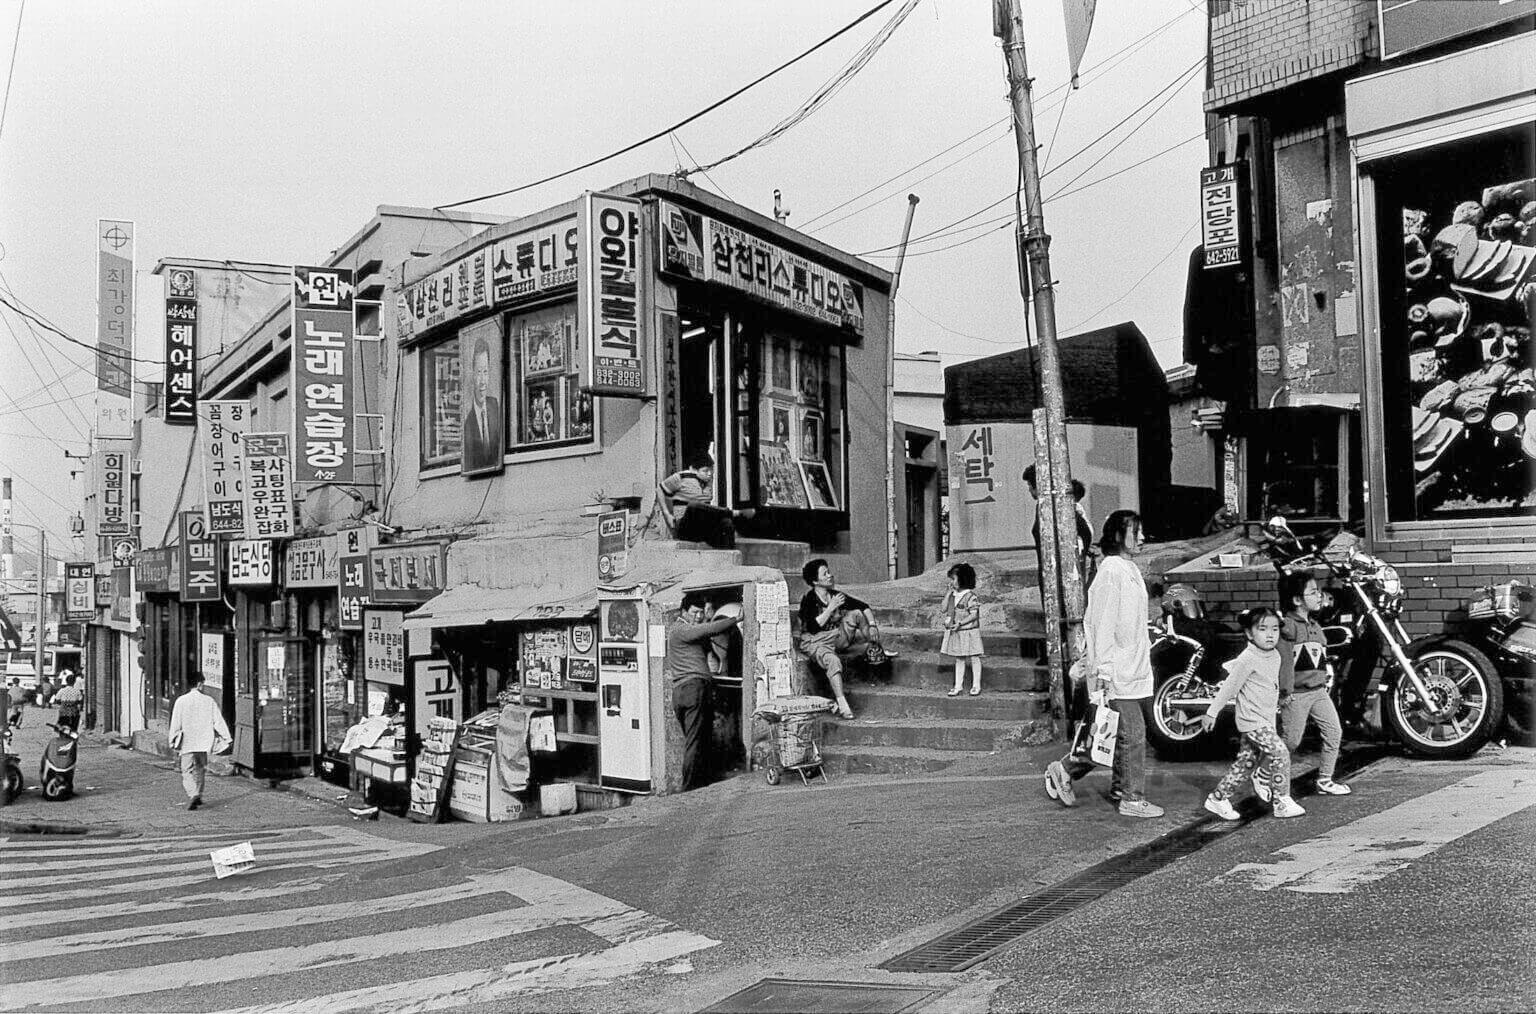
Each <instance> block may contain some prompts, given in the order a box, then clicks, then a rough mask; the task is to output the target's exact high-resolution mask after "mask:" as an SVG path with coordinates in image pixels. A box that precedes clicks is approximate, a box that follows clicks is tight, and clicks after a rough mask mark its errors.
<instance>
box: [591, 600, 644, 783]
mask: <svg viewBox="0 0 1536 1014" xmlns="http://www.w3.org/2000/svg"><path fill="white" fill-rule="evenodd" d="M597 608H598V642H597V731H598V743H599V753H600V755H601V759H600V761H599V764H598V781H599V783H600V784H602V785H603V786H605V787H607V788H615V789H629V790H631V791H635V792H649V791H651V688H650V658H649V653H648V651H647V647H646V612H647V609H646V603H645V600H644V599H640V598H634V597H618V596H616V597H613V598H600V599H599V600H598V606H597Z"/></svg>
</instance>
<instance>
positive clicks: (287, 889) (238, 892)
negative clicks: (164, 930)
mask: <svg viewBox="0 0 1536 1014" xmlns="http://www.w3.org/2000/svg"><path fill="white" fill-rule="evenodd" d="M332 865H336V864H332ZM346 875H347V874H346V871H341V872H338V873H325V874H322V875H320V876H318V877H299V878H297V879H294V880H289V881H285V882H284V883H282V884H279V885H277V886H275V887H241V888H235V889H233V890H229V891H215V892H212V893H209V894H188V895H183V896H182V897H180V898H174V899H171V900H167V901H118V902H113V903H111V904H107V905H88V906H86V907H84V908H59V907H58V906H55V905H50V906H47V907H44V908H39V909H34V910H33V911H30V912H11V913H8V914H7V915H6V916H5V917H4V919H3V920H0V929H5V930H15V929H28V928H31V927H33V926H60V925H63V924H64V923H71V922H96V921H97V920H100V919H118V918H121V917H123V916H129V915H140V914H144V915H148V914H152V913H155V912H174V911H178V910H180V909H196V908H206V907H207V906H209V905H218V906H220V907H227V906H229V905H238V904H239V903H241V902H244V901H261V900H263V899H265V898H281V897H283V896H285V895H290V894H309V893H311V892H314V891H318V890H320V889H321V888H322V887H324V886H325V885H326V884H328V883H333V882H335V881H337V880H339V879H341V878H342V877H344V876H346ZM189 879H190V878H189ZM197 879H205V878H197ZM96 893H97V892H94V891H93V892H92V896H94V895H95V894H96ZM8 953H9V945H7V944H0V954H8Z"/></svg>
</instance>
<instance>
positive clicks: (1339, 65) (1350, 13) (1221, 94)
mask: <svg viewBox="0 0 1536 1014" xmlns="http://www.w3.org/2000/svg"><path fill="white" fill-rule="evenodd" d="M1210 10H1211V27H1210V31H1211V36H1210V71H1211V87H1210V88H1209V89H1208V90H1207V91H1206V93H1205V108H1206V111H1207V112H1214V111H1216V110H1219V109H1222V108H1224V107H1227V106H1231V105H1235V104H1237V103H1239V102H1242V101H1244V100H1246V99H1250V98H1253V97H1254V96H1257V95H1263V94H1265V93H1268V92H1275V91H1279V90H1280V89H1282V88H1285V87H1287V86H1289V85H1293V84H1297V83H1298V82H1301V81H1307V80H1310V79H1312V78H1317V77H1322V76H1323V75H1325V74H1332V73H1334V72H1336V71H1341V70H1345V69H1347V68H1350V67H1353V66H1355V65H1356V64H1359V63H1362V62H1364V61H1365V60H1367V59H1369V58H1373V57H1375V56H1376V55H1377V53H1378V52H1379V48H1380V47H1379V42H1378V37H1377V32H1376V25H1375V22H1376V5H1375V4H1374V3H1365V2H1361V0H1211V8H1210Z"/></svg>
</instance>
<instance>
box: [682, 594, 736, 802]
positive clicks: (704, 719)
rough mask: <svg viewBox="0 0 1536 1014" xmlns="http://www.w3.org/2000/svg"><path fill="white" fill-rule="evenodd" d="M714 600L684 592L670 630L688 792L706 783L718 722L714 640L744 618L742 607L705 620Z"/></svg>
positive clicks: (684, 771)
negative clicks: (707, 755) (711, 733)
mask: <svg viewBox="0 0 1536 1014" xmlns="http://www.w3.org/2000/svg"><path fill="white" fill-rule="evenodd" d="M708 608H709V602H708V600H707V599H706V598H705V597H704V595H703V594H702V593H700V592H688V593H687V594H686V595H684V596H683V603H682V608H681V609H680V610H679V611H678V614H677V619H676V620H674V621H673V622H672V626H671V627H670V628H669V629H668V630H667V661H666V666H665V668H664V670H663V671H664V672H665V674H666V677H667V682H668V683H670V684H671V685H672V710H673V712H674V713H675V714H676V715H677V724H678V725H679V726H681V727H682V730H683V791H685V792H686V791H687V790H689V789H695V788H698V787H699V786H700V785H703V784H704V780H705V778H704V776H705V769H706V767H707V765H706V763H705V760H704V750H705V745H706V741H707V740H708V738H709V730H710V729H711V728H712V727H713V725H714V718H715V708H714V684H713V682H712V680H713V677H714V674H713V673H711V672H710V665H709V662H710V657H711V654H712V652H713V647H714V646H713V639H714V637H715V636H716V635H718V634H723V633H725V632H726V631H728V630H730V629H731V628H732V627H734V626H736V624H738V623H740V622H741V611H740V609H737V610H735V611H734V612H733V613H731V614H729V615H723V616H720V617H718V618H716V619H713V620H706V619H705V616H704V613H705V610H706V609H708Z"/></svg>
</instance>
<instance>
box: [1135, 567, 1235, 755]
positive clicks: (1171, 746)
mask: <svg viewBox="0 0 1536 1014" xmlns="http://www.w3.org/2000/svg"><path fill="white" fill-rule="evenodd" d="M1147 635H1148V637H1150V638H1151V640H1152V647H1151V656H1152V724H1151V726H1150V727H1149V728H1148V729H1147V736H1148V738H1149V739H1150V741H1151V744H1152V748H1153V749H1154V750H1155V751H1156V752H1157V754H1158V756H1159V757H1162V758H1164V759H1165V760H1190V759H1193V758H1195V757H1198V756H1204V755H1205V754H1208V753H1214V752H1216V751H1217V750H1218V749H1220V748H1221V747H1220V746H1219V744H1220V743H1221V742H1222V740H1223V737H1217V736H1202V735H1201V731H1200V716H1201V715H1203V714H1205V711H1206V709H1207V708H1209V707H1210V705H1211V701H1212V700H1213V699H1214V698H1215V696H1216V688H1217V686H1219V685H1220V683H1221V680H1222V677H1223V671H1222V668H1221V663H1222V662H1225V661H1227V660H1228V659H1231V658H1233V657H1235V656H1236V655H1237V653H1238V652H1239V651H1241V650H1242V645H1243V636H1242V632H1241V631H1240V630H1238V629H1237V628H1236V627H1232V628H1231V629H1228V628H1227V627H1226V626H1224V625H1222V624H1220V623H1217V622H1216V621H1214V620H1212V619H1211V618H1210V617H1208V616H1206V614H1205V606H1204V603H1203V602H1202V600H1201V597H1200V593H1199V591H1198V590H1197V589H1196V588H1194V587H1193V586H1192V585H1186V584H1175V585H1172V586H1171V587H1169V588H1168V589H1167V590H1166V591H1164V592H1163V594H1162V619H1161V620H1160V621H1159V622H1157V623H1149V624H1148V625H1147Z"/></svg>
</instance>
